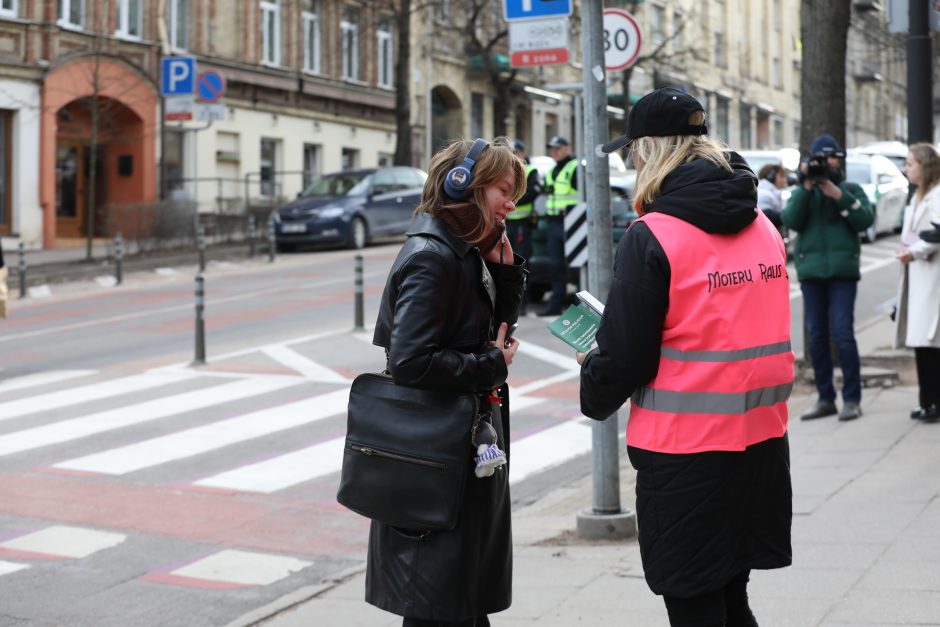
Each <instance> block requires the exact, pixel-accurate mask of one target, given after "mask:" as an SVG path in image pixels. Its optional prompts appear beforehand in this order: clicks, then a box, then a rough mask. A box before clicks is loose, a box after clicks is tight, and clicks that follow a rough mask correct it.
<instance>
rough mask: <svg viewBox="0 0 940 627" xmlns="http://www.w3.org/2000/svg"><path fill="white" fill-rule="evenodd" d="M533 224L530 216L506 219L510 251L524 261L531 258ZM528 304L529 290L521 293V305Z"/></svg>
mask: <svg viewBox="0 0 940 627" xmlns="http://www.w3.org/2000/svg"><path fill="white" fill-rule="evenodd" d="M534 227H535V225H534V224H533V223H532V218H531V216H526V217H525V218H520V219H518V220H509V219H507V220H506V235H507V237H509V243H510V244H512V252H514V253H516V254H517V255H519V256H520V257H522V258H523V259H525V260H526V261H528V260H530V259H531V258H532V229H533V228H534ZM528 304H529V290H528V289H526V291H525V292H523V293H522V307H523V309H524V308H525V306H526V305H528Z"/></svg>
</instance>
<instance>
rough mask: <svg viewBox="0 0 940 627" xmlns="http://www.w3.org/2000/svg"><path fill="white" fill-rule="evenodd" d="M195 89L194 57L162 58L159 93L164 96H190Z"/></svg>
mask: <svg viewBox="0 0 940 627" xmlns="http://www.w3.org/2000/svg"><path fill="white" fill-rule="evenodd" d="M195 87H196V59H195V58H194V57H163V63H162V64H161V72H160V93H161V94H162V95H164V96H192V95H193V92H194V91H195Z"/></svg>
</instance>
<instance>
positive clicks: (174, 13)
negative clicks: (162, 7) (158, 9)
mask: <svg viewBox="0 0 940 627" xmlns="http://www.w3.org/2000/svg"><path fill="white" fill-rule="evenodd" d="M181 8H182V11H181ZM181 13H182V15H181ZM181 17H182V19H180V18H181ZM166 21H167V31H169V32H168V35H169V39H170V48H172V49H173V50H179V51H183V52H185V51H186V50H188V49H189V0H168V2H167V12H166ZM180 26H182V30H183V33H184V37H185V39H186V41H184V42H180V41H179V39H178V35H179V31H180Z"/></svg>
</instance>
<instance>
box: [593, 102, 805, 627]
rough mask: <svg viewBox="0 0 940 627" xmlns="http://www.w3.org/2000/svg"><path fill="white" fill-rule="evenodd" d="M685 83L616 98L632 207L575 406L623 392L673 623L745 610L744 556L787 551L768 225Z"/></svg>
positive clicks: (649, 575)
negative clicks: (622, 112) (621, 106)
mask: <svg viewBox="0 0 940 627" xmlns="http://www.w3.org/2000/svg"><path fill="white" fill-rule="evenodd" d="M705 134H706V126H705V112H704V111H703V109H702V107H701V105H700V104H699V103H698V101H697V100H695V98H693V97H691V96H689V95H688V94H685V93H682V92H680V91H678V90H675V89H669V88H666V89H660V90H657V91H654V92H652V93H651V94H648V95H646V96H644V97H643V98H641V99H640V100H639V101H638V102H637V103H636V105H634V107H633V109H632V110H631V112H630V117H629V121H628V133H627V135H625V136H623V137H621V138H618V139H616V140H614V141H612V142H610V143H608V144H607V145H605V146H604V151H605V152H612V151H614V150H618V149H620V148H622V147H623V146H629V147H630V150H631V155H632V157H633V161H634V163H635V164H636V166H637V184H636V192H635V197H634V198H635V200H634V203H635V208H636V210H637V213H638V214H639V215H640V216H641V217H640V218H639V219H638V220H637V221H635V222H633V224H632V225H631V226H630V228H629V229H628V230H627V232H626V233H625V234H624V236H623V237H622V238H621V240H620V242H619V243H618V246H617V254H616V261H615V267H614V279H613V282H612V285H611V288H610V292H609V293H608V295H607V301H606V305H605V310H604V314H603V316H602V319H601V325H600V328H599V330H598V333H597V346H596V347H595V348H593V349H592V350H591V351H589V352H588V353H587V354H584V353H579V354H578V355H577V359H578V361H579V362H580V363H581V364H582V369H581V411H582V413H583V414H584V415H586V416H588V417H590V418H593V419H596V420H605V419H607V418H608V417H609V416H610V415H611V414H613V413H614V412H616V410H617V409H618V408H619V407H620V406H621V405H623V403H624V402H626V400H627V399H628V398H631V397H632V402H631V409H630V417H629V419H628V423H627V452H628V455H629V457H630V461H631V463H632V464H633V466H634V468H636V470H637V483H636V509H637V515H638V528H639V543H640V555H641V558H642V561H643V570H644V574H645V576H646V581H647V583H648V585H649V587H650V589H651V590H652V591H653V592H654V593H656V594H659V595H662V596H663V600H664V602H665V605H666V610H667V612H668V615H669V620H670V624H671V625H673V626H690V627H691V626H693V625H695V626H697V627H724V626H728V627H730V626H754V625H757V622H756V621H755V619H754V616H753V614H752V612H751V610H750V607H749V604H748V598H747V583H748V580H749V576H750V572H751V570H752V569H769V568H780V567H784V566H788V565H789V564H790V563H791V546H790V523H791V518H792V492H791V487H790V474H789V447H788V443H787V435H786V434H787V399H788V398H789V394H790V391H791V389H792V385H793V361H794V358H793V353H792V350H791V348H790V328H789V327H790V314H789V281H788V280H787V276H786V270H785V264H786V255H785V251H784V246H783V240H782V238H781V237H780V235H779V233H778V232H777V230H776V229H775V228H774V227H773V225H772V224H771V223H770V221H769V220H768V219H767V218H766V216H764V214H763V213H761V212H760V211H758V210H757V208H756V207H757V192H756V186H757V181H756V179H755V177H754V174H753V173H752V172H751V171H750V169H749V168H748V167H747V164H746V162H745V161H744V160H743V159H742V158H741V157H740V156H739V155H738V154H736V153H734V152H729V151H727V150H726V149H725V147H724V146H723V145H721V144H720V143H719V142H717V141H715V140H713V139H710V138H708V137H707V136H706V135H705Z"/></svg>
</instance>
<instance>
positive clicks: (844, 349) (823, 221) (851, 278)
mask: <svg viewBox="0 0 940 627" xmlns="http://www.w3.org/2000/svg"><path fill="white" fill-rule="evenodd" d="M844 157H845V153H844V152H842V149H841V148H839V144H838V143H837V142H836V140H835V139H833V138H832V136H830V135H820V136H819V137H817V138H816V139H814V140H813V144H812V147H811V148H810V156H809V159H808V160H807V161H804V162H803V163H802V164H801V165H800V172H799V176H800V182H801V184H800V185H797V186H796V188H795V189H794V190H793V193H792V194H791V195H790V200H789V201H787V206H786V208H784V210H783V213H782V214H781V216H780V217H781V219H782V220H783V223H784V224H785V225H787V227H789V228H790V229H792V230H794V231H796V232H797V233H799V236H798V237H797V238H796V251H795V253H794V264H795V265H796V274H797V277H798V278H799V280H800V289H801V290H802V292H803V315H804V319H805V320H806V329H807V333H808V335H809V337H808V340H809V342H808V343H809V346H807V348H806V350H808V351H809V355H810V358H811V360H812V362H813V374H814V377H815V382H816V390H817V391H818V393H819V398H818V400H817V402H816V404H815V405H813V406H812V407H810V408H809V409H808V410H806V411H805V412H803V413H802V414H801V415H800V419H801V420H813V419H815V418H824V417H826V416H833V415H835V414H836V413H838V414H839V420H854V419H855V418H858V417H859V416H861V415H862V408H861V402H862V370H861V360H860V359H859V355H858V345H857V344H856V342H855V295H856V292H857V291H858V281H859V279H860V278H861V273H860V272H859V269H860V255H861V244H860V243H859V239H858V234H859V233H860V232H862V231H864V230H865V229H867V228H868V227H869V226H871V224H872V222H874V214H873V213H872V211H871V205H870V204H869V202H868V196H867V195H866V194H865V192H864V191H863V190H862V188H860V187H859V186H858V185H855V184H854V183H848V182H846V181H845V180H844V179H845V177H844V176H843V174H842V171H843V170H842V158H844ZM811 166H812V167H811ZM830 330H831V333H832V337H833V339H835V342H836V347H837V349H838V351H839V362H840V364H841V366H842V380H843V384H842V409H841V410H838V409H837V408H836V390H835V387H834V386H833V383H832V354H831V348H830V345H829V335H830Z"/></svg>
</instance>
